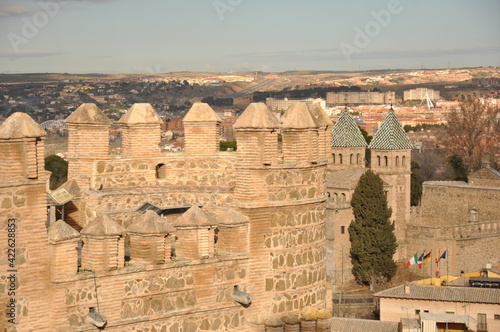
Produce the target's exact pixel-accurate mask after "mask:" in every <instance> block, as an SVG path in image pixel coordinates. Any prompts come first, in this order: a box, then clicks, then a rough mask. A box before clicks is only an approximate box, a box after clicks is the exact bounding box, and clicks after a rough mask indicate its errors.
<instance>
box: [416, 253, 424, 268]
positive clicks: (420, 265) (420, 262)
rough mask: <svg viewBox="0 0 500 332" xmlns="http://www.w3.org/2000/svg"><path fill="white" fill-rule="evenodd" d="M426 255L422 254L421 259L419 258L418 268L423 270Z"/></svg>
mask: <svg viewBox="0 0 500 332" xmlns="http://www.w3.org/2000/svg"><path fill="white" fill-rule="evenodd" d="M424 254H425V253H422V255H420V257H419V258H418V261H417V262H418V268H419V269H421V268H422V262H423V261H424Z"/></svg>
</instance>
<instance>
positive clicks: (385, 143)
mask: <svg viewBox="0 0 500 332" xmlns="http://www.w3.org/2000/svg"><path fill="white" fill-rule="evenodd" d="M368 148H369V149H376V150H411V149H413V145H412V144H411V142H410V139H409V138H408V136H407V135H406V132H405V130H404V129H403V126H402V125H401V123H400V122H399V120H398V118H397V116H396V114H395V113H394V110H393V109H392V108H391V109H390V110H389V113H388V114H387V116H386V118H385V119H384V122H382V125H381V126H380V129H379V130H378V131H377V134H376V135H375V138H374V139H373V141H372V142H371V143H370V146H368Z"/></svg>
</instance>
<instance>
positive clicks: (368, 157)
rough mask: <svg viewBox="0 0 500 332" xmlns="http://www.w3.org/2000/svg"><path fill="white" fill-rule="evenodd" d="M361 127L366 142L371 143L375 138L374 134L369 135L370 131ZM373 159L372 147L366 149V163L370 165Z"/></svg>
mask: <svg viewBox="0 0 500 332" xmlns="http://www.w3.org/2000/svg"><path fill="white" fill-rule="evenodd" d="M359 129H361V134H363V137H364V138H365V141H366V144H368V145H369V144H370V142H371V141H372V139H373V136H370V135H368V132H367V131H366V130H364V129H363V128H361V127H359ZM371 159H372V150H370V149H365V160H366V165H370V161H371Z"/></svg>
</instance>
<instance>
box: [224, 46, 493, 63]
mask: <svg viewBox="0 0 500 332" xmlns="http://www.w3.org/2000/svg"><path fill="white" fill-rule="evenodd" d="M474 54H500V46H484V47H461V48H426V49H406V50H401V49H385V50H375V51H371V50H363V49H362V50H360V53H354V54H352V58H353V59H364V60H369V59H412V58H430V57H441V56H451V55H454V56H456V55H474ZM233 57H237V58H240V59H246V60H254V61H306V62H318V61H331V60H344V55H343V54H342V51H341V49H340V48H325V49H307V50H297V51H262V52H248V53H239V54H234V55H233Z"/></svg>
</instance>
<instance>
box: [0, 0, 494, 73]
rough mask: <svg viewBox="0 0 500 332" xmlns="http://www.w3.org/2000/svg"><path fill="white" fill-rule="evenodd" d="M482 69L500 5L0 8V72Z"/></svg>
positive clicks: (170, 1) (203, 2)
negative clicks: (480, 67) (479, 67)
mask: <svg viewBox="0 0 500 332" xmlns="http://www.w3.org/2000/svg"><path fill="white" fill-rule="evenodd" d="M478 66H500V1H499V0H356V1H349V0H308V1H305V0H301V1H299V0H0V73H45V72H49V73H151V74H154V73H165V72H174V71H185V70H188V71H209V72H232V71H246V70H251V71H257V70H262V71H266V72H281V71H287V70H331V71H342V70H371V69H387V68H390V69H397V68H404V69H413V68H414V69H420V68H448V67H451V68H461V67H478Z"/></svg>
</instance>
